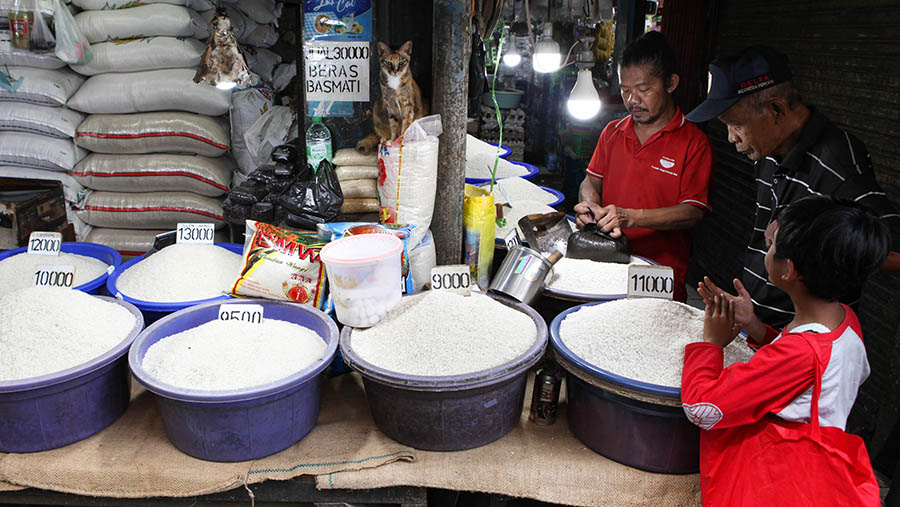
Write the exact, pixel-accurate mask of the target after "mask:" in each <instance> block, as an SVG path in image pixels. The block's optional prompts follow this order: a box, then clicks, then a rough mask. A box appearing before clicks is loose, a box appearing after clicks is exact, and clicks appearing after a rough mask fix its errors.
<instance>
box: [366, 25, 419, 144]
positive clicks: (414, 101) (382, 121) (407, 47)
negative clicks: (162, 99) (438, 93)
mask: <svg viewBox="0 0 900 507" xmlns="http://www.w3.org/2000/svg"><path fill="white" fill-rule="evenodd" d="M411 56H412V41H406V43H404V44H403V45H402V46H400V49H398V50H397V51H391V48H390V46H388V45H387V44H385V43H383V42H379V43H378V57H379V60H380V62H381V72H379V73H378V75H379V79H378V81H379V83H381V97H380V98H379V99H378V100H376V101H375V106H374V107H373V108H372V123H374V125H375V133H374V134H369V135H368V136H366V137H364V138H363V139H362V140H361V141H360V142H358V143H356V149H357V150H359V151H361V152H363V153H371V152H372V151H373V150H374V149H375V147H376V146H378V143H379V142H380V143H381V144H384V145H387V144H390V143H391V142H393V141H394V140H395V139H397V138H398V137H400V136H401V135H403V133H404V132H406V129H407V127H409V126H410V124H412V122H414V121H416V120H418V119H419V118H422V117H423V116H425V115H427V114H428V104H427V103H426V102H425V99H423V98H422V90H420V89H419V85H417V84H416V81H415V80H414V79H413V76H412V72H411V71H410V68H409V62H410V58H411Z"/></svg>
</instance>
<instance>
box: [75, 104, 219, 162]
mask: <svg viewBox="0 0 900 507" xmlns="http://www.w3.org/2000/svg"><path fill="white" fill-rule="evenodd" d="M229 143H230V139H229V135H228V130H227V127H226V126H225V122H224V121H223V120H220V119H218V118H210V117H209V116H203V115H200V114H193V113H182V112H165V113H140V114H92V115H90V116H88V117H87V119H85V120H84V121H83V122H82V123H81V125H80V126H79V127H78V131H77V132H76V133H75V144H77V145H78V146H81V147H82V148H84V149H86V150H89V151H93V152H97V153H113V154H139V153H159V152H166V153H187V154H196V155H205V156H208V157H218V156H221V155H223V154H224V153H225V152H227V151H228V148H229Z"/></svg>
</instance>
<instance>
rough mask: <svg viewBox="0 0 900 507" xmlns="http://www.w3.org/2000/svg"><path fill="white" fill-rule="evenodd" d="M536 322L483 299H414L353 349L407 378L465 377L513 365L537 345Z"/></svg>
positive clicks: (436, 295)
mask: <svg viewBox="0 0 900 507" xmlns="http://www.w3.org/2000/svg"><path fill="white" fill-rule="evenodd" d="M536 333H537V328H536V327H535V324H534V321H533V320H532V319H531V317H529V316H528V315H526V314H525V313H522V312H520V311H518V310H514V309H512V308H510V307H508V306H506V305H504V304H502V303H499V302H497V301H495V300H493V299H491V298H489V297H488V296H485V295H482V294H472V295H471V296H462V295H459V294H453V293H450V292H442V291H429V292H426V293H424V294H418V295H415V296H409V297H405V298H403V300H402V301H401V302H400V304H398V305H397V306H396V307H394V309H393V310H391V313H389V314H388V316H387V317H385V318H384V320H382V321H381V322H379V323H378V324H376V325H374V326H372V327H370V328H369V329H354V330H353V334H352V335H351V345H352V346H353V350H355V351H356V353H357V354H359V357H360V358H362V359H364V360H365V361H367V362H369V363H371V364H373V365H375V366H378V367H380V368H384V369H385V370H390V371H392V372H397V373H401V374H407V375H425V376H443V375H462V374H466V373H473V372H477V371H482V370H487V369H489V368H493V367H495V366H499V365H501V364H503V363H506V362H509V361H512V360H514V359H516V358H518V357H520V356H521V355H522V354H524V353H525V352H526V351H527V350H528V349H529V347H531V346H532V345H533V344H534V340H535V335H536Z"/></svg>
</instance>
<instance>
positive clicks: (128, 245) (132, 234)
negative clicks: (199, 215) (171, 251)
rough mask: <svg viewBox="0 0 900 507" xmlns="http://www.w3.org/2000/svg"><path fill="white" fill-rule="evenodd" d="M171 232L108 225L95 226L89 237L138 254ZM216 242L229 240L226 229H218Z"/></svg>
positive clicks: (124, 254)
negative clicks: (119, 227) (159, 235)
mask: <svg viewBox="0 0 900 507" xmlns="http://www.w3.org/2000/svg"><path fill="white" fill-rule="evenodd" d="M165 232H169V231H168V230H163V229H146V230H140V229H110V228H107V227H94V228H93V229H92V230H91V232H90V234H88V235H87V239H85V240H83V241H88V242H90V243H98V244H101V245H106V246H108V247H110V248H112V249H113V250H116V251H117V252H119V253H120V254H122V255H123V256H126V257H127V256H137V255H143V254H145V253H147V251H148V250H150V248H151V247H152V246H153V241H154V240H156V236H157V235H158V234H162V233H165ZM215 241H216V243H222V242H227V241H228V234H227V233H226V231H224V230H220V231H216V239H215Z"/></svg>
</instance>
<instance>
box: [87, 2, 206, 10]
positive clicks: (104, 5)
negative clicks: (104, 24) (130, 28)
mask: <svg viewBox="0 0 900 507" xmlns="http://www.w3.org/2000/svg"><path fill="white" fill-rule="evenodd" d="M135 3H136V2H135V1H134V0H72V5H75V6H77V7H79V8H80V9H81V10H83V11H99V10H108V9H128V8H130V7H133V6H134V5H135ZM143 4H171V5H183V6H185V7H190V8H191V9H194V10H195V11H205V10H208V9H213V8H215V5H213V4H212V3H210V2H209V0H140V5H143Z"/></svg>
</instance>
